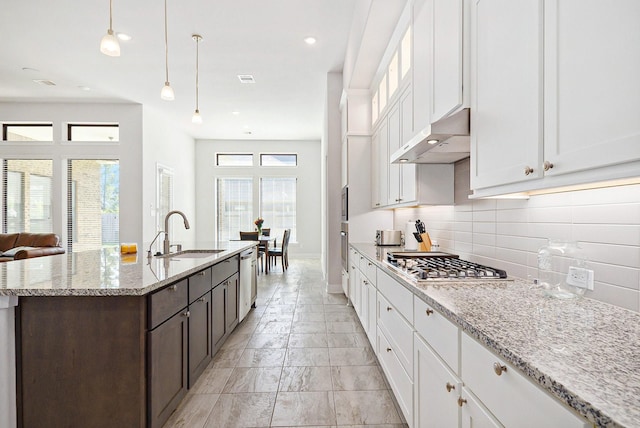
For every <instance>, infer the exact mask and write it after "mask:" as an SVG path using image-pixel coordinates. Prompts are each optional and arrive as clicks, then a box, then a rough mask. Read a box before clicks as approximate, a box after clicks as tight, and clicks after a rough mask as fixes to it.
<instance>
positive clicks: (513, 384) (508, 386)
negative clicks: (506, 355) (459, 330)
mask: <svg viewBox="0 0 640 428" xmlns="http://www.w3.org/2000/svg"><path fill="white" fill-rule="evenodd" d="M494 364H496V368H497V370H498V371H499V370H500V367H502V368H503V371H502V373H501V374H500V375H498V374H497V372H496V371H495V370H494ZM461 368H462V378H463V380H464V383H465V385H466V386H467V387H468V388H469V389H470V390H471V391H473V393H474V394H475V395H476V396H477V397H478V398H479V399H480V400H481V401H482V402H483V403H484V404H485V405H486V406H487V408H488V409H489V410H490V411H491V412H492V413H493V414H494V415H495V416H496V418H498V420H499V421H500V423H502V424H503V425H504V426H507V427H509V426H517V427H542V426H543V427H558V428H566V427H581V428H584V427H587V426H589V425H588V424H587V421H586V419H583V418H581V417H579V416H577V415H575V414H574V413H573V411H572V410H571V409H569V408H568V407H565V406H564V405H562V404H561V403H560V402H559V401H556V399H554V398H553V397H551V396H550V395H548V394H547V393H546V392H545V391H543V390H542V389H540V388H539V387H538V386H537V385H534V384H533V383H532V382H531V381H529V380H528V379H527V378H526V377H525V376H524V375H522V374H520V373H519V372H518V371H517V370H516V369H515V368H513V366H511V365H509V364H506V363H505V362H504V361H503V360H502V359H501V358H498V357H497V356H495V355H494V354H493V353H492V352H491V351H489V350H488V349H487V348H485V347H484V346H482V345H480V343H478V342H476V341H475V340H474V339H472V338H471V337H470V336H468V335H466V334H462V366H461Z"/></svg>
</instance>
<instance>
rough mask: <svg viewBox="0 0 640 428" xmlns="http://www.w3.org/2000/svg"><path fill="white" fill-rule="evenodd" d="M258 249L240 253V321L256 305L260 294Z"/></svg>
mask: <svg viewBox="0 0 640 428" xmlns="http://www.w3.org/2000/svg"><path fill="white" fill-rule="evenodd" d="M257 260H258V254H257V249H256V248H252V249H250V250H245V251H243V252H242V253H241V254H240V298H239V299H238V305H239V308H238V322H240V321H242V320H243V319H244V317H245V316H246V315H247V314H248V313H249V311H250V310H251V307H252V306H255V303H256V297H257V295H258V270H257V266H258V263H257Z"/></svg>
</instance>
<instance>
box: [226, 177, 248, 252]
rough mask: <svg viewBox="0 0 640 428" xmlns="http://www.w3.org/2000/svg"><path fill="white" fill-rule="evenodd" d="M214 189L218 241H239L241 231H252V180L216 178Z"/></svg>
mask: <svg viewBox="0 0 640 428" xmlns="http://www.w3.org/2000/svg"><path fill="white" fill-rule="evenodd" d="M216 188H217V214H218V215H217V220H216V221H217V225H216V229H217V235H218V240H219V241H228V240H230V239H239V232H240V231H241V230H242V231H251V230H253V229H254V227H255V226H254V224H253V221H254V214H253V178H235V177H234V178H218V179H217V185H216Z"/></svg>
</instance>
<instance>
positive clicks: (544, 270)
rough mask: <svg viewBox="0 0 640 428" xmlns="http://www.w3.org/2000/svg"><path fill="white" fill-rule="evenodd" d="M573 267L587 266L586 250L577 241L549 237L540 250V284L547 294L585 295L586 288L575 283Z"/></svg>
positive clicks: (561, 297)
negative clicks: (571, 275)
mask: <svg viewBox="0 0 640 428" xmlns="http://www.w3.org/2000/svg"><path fill="white" fill-rule="evenodd" d="M571 268H586V259H585V256H584V251H583V250H582V248H580V247H579V246H578V244H577V243H576V242H572V241H563V240H555V239H549V241H548V243H547V245H546V246H545V247H542V248H540V250H538V284H539V285H541V286H542V288H543V290H544V292H545V294H547V295H548V296H552V297H557V298H560V299H571V298H575V297H579V296H582V295H584V292H585V291H586V289H585V288H581V287H577V286H575V285H573V283H574V281H571V279H570V278H569V275H570V271H571Z"/></svg>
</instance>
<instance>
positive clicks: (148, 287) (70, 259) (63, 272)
mask: <svg viewBox="0 0 640 428" xmlns="http://www.w3.org/2000/svg"><path fill="white" fill-rule="evenodd" d="M255 245H256V243H255V242H253V241H229V242H217V243H196V244H193V245H184V246H183V248H184V249H185V250H187V249H188V250H192V249H193V250H200V251H205V250H216V249H219V250H223V251H221V252H219V253H211V254H207V256H206V257H194V258H172V257H155V256H154V257H151V258H150V259H149V258H147V255H146V251H140V249H139V251H140V252H139V253H138V254H124V255H121V254H120V252H119V251H118V249H115V248H113V249H102V250H92V251H82V252H77V253H67V254H60V255H54V256H45V257H36V258H32V259H25V260H15V261H10V262H4V263H0V296H143V295H145V294H148V293H150V292H152V291H154V290H157V289H158V288H161V287H163V286H165V285H168V284H171V283H173V282H176V281H179V280H181V279H183V278H186V277H187V276H189V275H191V274H194V273H196V272H198V271H200V270H202V269H204V268H206V267H209V266H212V265H214V264H216V263H218V262H219V261H221V260H224V259H227V258H229V257H231V256H234V255H236V254H239V253H241V252H242V251H244V250H246V249H249V248H251V247H253V246H255ZM145 248H146V247H145Z"/></svg>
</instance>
